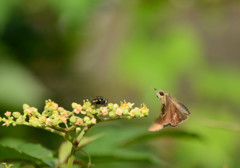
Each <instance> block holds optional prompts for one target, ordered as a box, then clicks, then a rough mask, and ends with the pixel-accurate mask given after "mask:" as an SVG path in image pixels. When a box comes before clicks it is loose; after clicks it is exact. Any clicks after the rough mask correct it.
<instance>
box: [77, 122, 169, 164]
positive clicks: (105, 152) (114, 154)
mask: <svg viewBox="0 0 240 168" xmlns="http://www.w3.org/2000/svg"><path fill="white" fill-rule="evenodd" d="M99 132H104V133H105V134H106V135H105V136H104V137H102V138H100V139H98V140H97V141H94V142H92V143H91V144H89V145H87V146H86V147H85V148H84V150H85V151H86V152H88V153H89V155H90V156H91V158H92V159H91V160H92V163H93V164H96V163H104V164H105V163H107V162H114V163H116V162H125V163H129V164H132V163H134V164H138V163H142V164H147V166H149V165H152V166H154V165H155V166H156V165H158V166H159V165H165V162H163V161H161V160H160V159H159V158H157V157H156V156H155V155H153V151H152V150H148V149H146V148H145V146H144V145H142V146H141V147H140V148H138V149H126V148H122V147H120V144H121V143H122V142H125V141H126V140H128V139H131V138H134V137H136V136H138V135H139V134H143V133H144V132H146V128H142V127H130V128H129V127H119V128H117V127H113V126H111V127H108V128H106V127H105V128H104V129H103V127H98V128H96V129H94V130H92V132H91V134H96V133H99ZM77 155H78V156H79V157H78V159H80V160H81V161H82V160H83V159H84V161H88V159H87V157H86V156H85V155H83V154H82V153H80V152H78V154H77ZM80 156H81V157H80Z"/></svg>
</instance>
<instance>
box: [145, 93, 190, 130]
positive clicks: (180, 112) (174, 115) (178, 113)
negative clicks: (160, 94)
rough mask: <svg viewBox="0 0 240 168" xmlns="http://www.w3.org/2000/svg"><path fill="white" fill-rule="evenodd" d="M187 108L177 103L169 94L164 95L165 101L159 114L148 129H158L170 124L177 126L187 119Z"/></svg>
mask: <svg viewBox="0 0 240 168" xmlns="http://www.w3.org/2000/svg"><path fill="white" fill-rule="evenodd" d="M188 114H190V112H189V110H188V109H187V107H186V106H184V105H183V104H182V103H179V102H178V101H176V100H175V99H174V98H171V96H169V95H166V98H165V102H164V103H163V104H162V109H161V114H160V116H159V117H158V118H157V120H156V121H155V122H154V124H152V125H151V126H150V128H149V131H159V130H161V129H163V128H164V127H166V126H168V125H171V126H177V125H178V124H180V123H182V122H183V121H185V120H186V119H187V115H188Z"/></svg>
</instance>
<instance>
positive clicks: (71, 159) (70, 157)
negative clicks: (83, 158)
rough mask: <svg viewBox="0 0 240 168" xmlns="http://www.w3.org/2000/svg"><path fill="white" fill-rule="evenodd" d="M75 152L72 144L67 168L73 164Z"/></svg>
mask: <svg viewBox="0 0 240 168" xmlns="http://www.w3.org/2000/svg"><path fill="white" fill-rule="evenodd" d="M75 153H76V150H75V147H74V146H72V150H71V154H70V156H69V158H68V164H67V168H72V165H73V162H74V158H75Z"/></svg>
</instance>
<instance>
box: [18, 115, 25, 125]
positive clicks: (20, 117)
mask: <svg viewBox="0 0 240 168" xmlns="http://www.w3.org/2000/svg"><path fill="white" fill-rule="evenodd" d="M24 122H25V118H24V117H23V116H19V117H18V119H17V120H16V123H17V124H23V123H24Z"/></svg>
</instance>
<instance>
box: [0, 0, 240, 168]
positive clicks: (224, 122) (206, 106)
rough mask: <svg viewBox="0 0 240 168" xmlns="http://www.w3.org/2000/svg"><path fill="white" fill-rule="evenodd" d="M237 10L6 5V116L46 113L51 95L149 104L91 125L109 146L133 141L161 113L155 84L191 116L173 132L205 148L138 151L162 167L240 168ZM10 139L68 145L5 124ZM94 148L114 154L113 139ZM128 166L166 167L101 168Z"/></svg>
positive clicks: (1, 43)
mask: <svg viewBox="0 0 240 168" xmlns="http://www.w3.org/2000/svg"><path fill="white" fill-rule="evenodd" d="M239 11H240V2H239V1H237V0H236V1H234V0H233V1H228V0H201V1H200V0H169V1H168V0H133V1H121V0H102V1H97V0H68V1H66V0H41V1H37V0H21V1H19V0H11V1H10V0H0V111H1V115H3V113H4V112H5V111H7V110H9V111H22V104H23V103H28V104H30V105H32V106H35V107H37V108H39V109H40V110H42V108H43V106H44V100H46V99H49V98H50V99H52V100H54V101H55V102H57V103H59V104H60V105H61V106H63V107H65V108H67V109H70V108H71V103H72V102H80V103H81V102H82V100H83V99H90V98H91V97H94V96H98V95H100V96H104V97H107V98H108V100H109V101H110V102H116V103H119V101H121V100H124V99H125V100H127V101H130V102H135V105H137V106H139V105H140V104H141V103H143V102H144V103H145V104H146V105H147V106H148V107H149V109H150V116H149V117H148V118H146V119H141V120H130V121H117V122H116V121H115V122H112V123H106V124H102V125H99V126H96V127H97V128H93V131H94V129H95V130H96V131H100V132H105V131H107V132H109V137H110V138H111V139H118V138H122V137H124V136H126V137H129V136H130V135H132V134H134V133H136V132H137V130H139V129H140V130H144V131H146V130H147V128H148V126H149V125H150V124H151V123H152V121H153V120H154V119H155V118H156V117H157V116H158V115H159V114H158V113H159V111H160V102H159V100H158V99H157V98H156V96H155V91H153V90H152V89H151V88H150V86H153V87H155V88H158V89H163V90H165V91H168V92H170V93H171V94H172V95H174V97H176V98H177V99H178V100H180V101H181V102H182V103H184V104H185V105H186V106H187V107H188V108H189V110H190V111H191V116H190V118H189V120H188V121H186V122H185V123H184V124H182V125H180V126H179V127H177V128H166V130H172V129H177V130H178V129H179V130H186V131H189V132H193V133H196V134H199V135H200V136H202V137H203V138H204V141H196V140H189V139H184V138H182V139H178V138H177V139H175V138H170V137H169V138H168V137H159V138H158V139H155V140H153V141H148V142H146V143H144V144H141V145H136V146H135V147H134V148H136V150H139V151H142V153H143V154H144V153H145V151H146V150H148V151H151V152H150V153H152V154H153V155H154V157H156V158H158V159H160V160H161V161H162V162H163V163H164V164H163V165H162V166H161V167H166V165H167V166H169V167H179V168H180V167H184V168H186V167H196V168H205V167H209V168H210V167H211V168H214V167H216V168H217V167H218V168H219V167H223V168H230V167H231V168H232V167H240V162H239V156H240V141H239V131H240V126H239V125H238V123H239V121H240V120H239V117H240V115H239V96H240V56H239V54H240V48H239V44H240V22H239V18H240V12H239ZM116 130H118V131H120V130H122V131H121V133H120V132H119V134H118V131H117V132H116ZM90 134H91V132H90ZM3 137H13V138H18V139H25V140H26V141H28V142H34V143H40V144H42V145H43V146H45V147H47V148H49V149H52V150H54V151H56V152H57V149H58V147H59V145H60V143H61V142H62V141H63V139H62V138H61V137H58V136H57V135H52V134H50V133H48V132H46V131H42V130H38V129H34V128H28V127H21V126H18V127H9V128H6V127H0V138H3ZM108 143H110V144H108ZM97 144H100V145H103V146H106V147H108V145H109V148H110V149H108V151H109V150H113V149H112V148H111V142H108V141H100V142H97V141H96V144H94V143H93V144H92V145H89V147H87V148H86V151H88V152H89V153H90V154H91V153H92V154H94V150H95V152H96V151H99V150H101V151H102V150H103V149H98V147H99V145H97ZM102 152H103V153H104V150H103V151H102ZM106 152H107V150H106ZM124 155H126V156H128V153H127V152H125V153H124ZM129 155H130V154H129ZM133 155H134V154H133ZM93 163H94V157H93ZM123 166H124V167H126V168H127V167H159V165H158V166H156V165H155V166H154V165H151V166H149V165H148V166H146V165H143V164H140V163H138V161H135V162H131V163H129V162H123V161H118V162H111V163H109V162H106V163H101V164H96V165H95V167H123Z"/></svg>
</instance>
